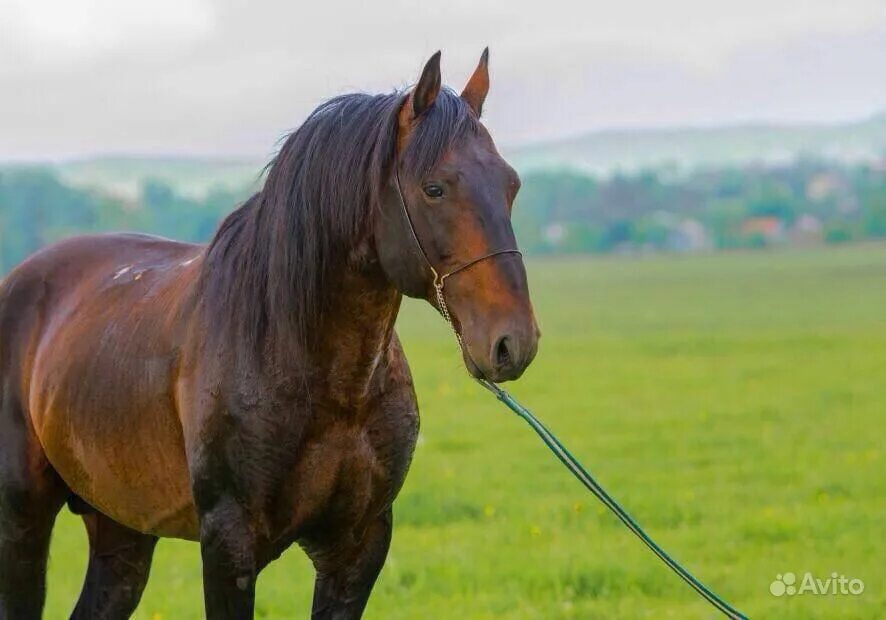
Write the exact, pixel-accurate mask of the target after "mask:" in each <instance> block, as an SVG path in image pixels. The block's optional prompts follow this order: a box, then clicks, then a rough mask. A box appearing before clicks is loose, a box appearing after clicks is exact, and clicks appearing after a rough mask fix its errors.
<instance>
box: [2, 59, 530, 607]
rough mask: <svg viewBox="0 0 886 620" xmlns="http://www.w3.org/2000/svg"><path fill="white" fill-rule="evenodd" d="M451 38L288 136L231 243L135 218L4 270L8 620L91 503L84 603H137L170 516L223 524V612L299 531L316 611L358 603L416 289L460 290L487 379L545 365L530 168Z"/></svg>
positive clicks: (217, 603)
mask: <svg viewBox="0 0 886 620" xmlns="http://www.w3.org/2000/svg"><path fill="white" fill-rule="evenodd" d="M487 59H488V54H487V52H484V54H483V57H482V58H481V61H480V64H479V66H478V67H477V69H476V71H475V72H474V74H473V76H472V77H471V79H470V80H469V82H468V84H467V86H466V87H465V89H464V91H463V92H462V93H461V95H457V94H455V93H454V92H453V91H451V90H449V89H446V88H441V79H440V54H439V52H438V53H437V54H435V55H434V56H433V57H432V58H431V59H430V60H429V61H428V63H427V64H426V66H425V68H424V70H423V72H422V74H421V77H420V79H419V81H418V83H417V84H416V86H415V87H414V88H412V89H411V90H409V91H407V92H405V93H400V92H395V93H391V94H384V95H365V94H353V95H345V96H341V97H338V98H335V99H332V100H330V101H328V102H327V103H324V104H323V105H321V106H320V107H319V108H317V109H316V110H315V111H314V112H313V113H312V114H311V115H310V116H309V117H308V119H307V120H306V121H305V122H304V124H303V125H302V126H301V127H300V128H298V129H297V130H296V131H295V132H293V133H292V134H291V135H290V136H289V137H288V139H287V140H286V141H285V143H284V144H283V146H282V147H281V149H280V152H279V153H278V155H277V156H276V157H275V158H274V160H273V161H272V162H271V164H270V165H269V167H268V172H267V178H266V180H265V183H264V186H263V188H262V190H261V191H259V192H258V193H257V194H255V195H254V196H252V197H251V198H250V199H249V200H247V201H246V202H245V203H244V204H243V205H242V206H240V207H239V208H238V209H236V210H235V211H234V212H233V213H231V214H230V215H229V216H228V217H227V218H226V219H225V220H224V222H223V223H222V224H221V226H220V227H219V229H218V231H217V233H216V234H215V236H214V238H213V239H212V241H211V242H210V243H209V244H208V245H207V246H198V245H191V244H186V243H177V242H174V241H169V240H166V239H160V238H156V237H150V236H144V235H135V234H109V235H97V236H84V237H75V238H72V239H69V240H67V241H63V242H61V243H58V244H56V245H53V246H50V247H47V248H45V249H43V250H41V251H40V252H38V253H37V254H35V255H33V256H31V257H30V258H28V259H27V260H26V261H24V262H23V263H22V264H21V265H19V266H18V267H16V268H15V269H14V270H13V271H12V272H11V273H10V274H9V275H8V276H7V277H6V279H5V280H4V281H3V282H2V285H0V619H3V620H11V619H14V620H23V619H25V620H27V619H29V618H38V617H39V616H40V614H41V611H42V607H43V603H44V599H45V572H46V562H47V554H48V549H49V539H50V533H51V530H52V527H53V523H54V521H55V517H56V514H57V513H58V511H59V510H60V509H61V507H62V506H63V505H64V504H65V503H67V504H68V505H69V507H70V508H71V510H73V511H74V512H76V513H78V514H82V515H83V520H84V522H85V524H86V530H87V533H88V537H89V545H90V552H89V565H88V569H87V574H86V579H85V583H84V586H83V590H82V592H81V594H80V598H79V600H78V602H77V604H76V607H75V609H74V612H73V617H74V618H124V617H127V616H129V615H130V614H131V613H132V612H133V611H134V610H135V608H136V606H137V605H138V601H139V598H140V597H141V593H142V591H143V589H144V586H145V583H146V582H147V579H148V572H149V569H150V564H151V556H152V553H153V550H154V546H155V543H156V541H157V539H158V538H159V537H174V538H184V539H188V540H194V541H199V542H200V546H201V553H202V560H203V583H204V598H205V606H206V616H207V617H208V618H210V619H217V618H251V617H252V614H253V606H254V597H255V584H256V578H257V576H258V574H259V572H260V571H261V570H262V568H264V567H265V566H266V565H267V564H268V563H269V562H271V561H272V560H274V559H275V558H277V557H278V556H279V555H280V554H281V553H282V552H283V551H284V550H285V549H286V548H287V547H289V546H290V545H291V544H292V543H294V542H295V543H298V544H299V545H300V546H301V547H302V548H303V549H304V550H305V552H306V553H307V554H308V556H309V557H310V559H311V560H312V562H313V564H314V566H315V568H316V582H315V585H314V602H313V616H314V617H316V618H357V617H359V616H360V615H361V614H362V611H363V609H364V607H365V605H366V602H367V599H368V597H369V593H370V590H371V589H372V586H373V584H374V582H375V580H376V577H377V575H378V573H379V571H380V569H381V567H382V565H383V563H384V560H385V556H386V554H387V551H388V546H389V543H390V540H391V528H392V518H391V504H392V502H393V500H394V498H395V496H396V495H397V493H398V491H399V489H400V487H401V485H402V483H403V480H404V477H405V475H406V471H407V469H408V468H409V463H410V460H411V458H412V453H413V448H414V445H415V441H416V436H417V433H418V424H419V422H418V411H417V405H416V398H415V393H414V390H413V386H412V379H411V377H410V373H409V367H408V366H407V363H406V359H405V357H404V355H403V350H402V348H401V346H400V343H399V341H398V339H397V335H396V333H395V332H394V321H395V318H396V316H397V312H398V309H399V306H400V301H401V296H402V295H403V294H406V295H410V296H414V297H420V298H424V299H427V300H428V301H429V302H430V303H432V304H435V305H439V303H438V301H437V299H436V296H435V290H434V286H433V284H434V274H435V273H438V274H446V273H451V274H452V275H451V276H450V277H449V278H448V279H447V282H446V288H445V306H448V309H449V310H450V311H451V314H452V321H453V324H454V327H455V328H456V329H457V330H458V332H459V333H460V334H461V336H462V337H463V341H464V350H463V356H464V361H465V364H466V366H467V367H468V370H469V371H470V372H471V373H472V374H474V375H475V376H477V377H483V378H486V379H489V380H492V381H506V380H510V379H515V378H517V377H519V376H520V374H521V373H522V372H523V371H524V369H525V368H526V367H527V366H528V365H529V363H530V362H531V361H532V359H533V357H534V355H535V351H536V345H537V340H538V330H537V327H536V323H535V318H534V315H533V311H532V306H531V304H530V300H529V293H528V289H527V283H526V274H525V271H524V267H523V263H522V259H521V258H520V255H519V254H518V253H516V252H515V251H514V250H516V242H515V239H514V234H513V231H512V229H511V224H510V210H511V205H512V202H513V200H514V196H515V195H516V193H517V190H518V188H519V184H520V183H519V179H518V177H517V175H516V173H515V172H514V170H513V169H512V168H511V167H510V166H508V165H507V163H505V161H504V160H503V159H502V158H501V157H500V156H499V154H498V152H497V151H496V149H495V146H494V144H493V141H492V138H491V137H490V136H489V134H488V133H487V131H486V129H485V128H484V127H483V125H481V124H480V122H479V117H480V112H481V109H482V106H483V101H484V99H485V98H486V93H487V90H488V87H489V74H488V69H487Z"/></svg>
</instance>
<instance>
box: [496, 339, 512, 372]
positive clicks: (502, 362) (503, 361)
mask: <svg viewBox="0 0 886 620" xmlns="http://www.w3.org/2000/svg"><path fill="white" fill-rule="evenodd" d="M510 344H511V339H510V338H509V337H508V336H502V337H501V338H499V339H498V342H497V343H496V344H495V349H494V351H495V352H494V355H493V360H494V361H495V366H496V368H503V367H505V366H508V365H509V364H510V363H511V347H510Z"/></svg>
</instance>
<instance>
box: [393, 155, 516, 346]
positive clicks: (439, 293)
mask: <svg viewBox="0 0 886 620" xmlns="http://www.w3.org/2000/svg"><path fill="white" fill-rule="evenodd" d="M394 181H395V183H394V184H395V186H396V187H397V195H398V196H399V198H400V206H401V207H402V209H403V214H404V215H405V216H406V223H407V224H409V232H410V233H412V238H413V240H414V241H415V245H416V246H417V247H418V250H419V252H421V255H422V258H424V260H425V264H427V266H428V269H430V270H431V274H432V275H433V276H434V294H435V295H436V297H437V306H438V307H439V308H440V314H442V315H443V318H444V319H446V322H447V323H449V326H450V327H451V328H452V331H453V332H455V339H456V340H458V346H459V348H460V349H461V350H462V352H464V350H465V347H464V342H462V339H461V334H460V333H459V331H458V330H457V329H455V324H454V323H453V322H452V316H451V315H450V313H449V307H448V306H447V305H446V298H445V297H444V296H443V287H444V285H445V284H446V278H448V277H450V276H454V275H455V274H457V273H460V272H462V271H465V270H466V269H468V268H469V267H473V266H474V265H476V264H477V263H480V262H483V261H484V260H486V259H487V258H492V257H494V256H499V255H501V254H516V255H518V256H523V254H522V253H521V252H520V250H518V249H516V248H506V249H502V250H494V251H492V252H488V253H486V254H483V255H482V256H478V257H477V258H473V259H471V260H469V261H465V262H463V263H461V264H460V265H457V266H456V267H454V268H452V269H450V270H449V271H447V272H445V273H442V274H441V273H440V272H439V271H437V269H436V268H435V267H434V265H433V264H432V263H431V259H430V258H428V253H427V252H425V248H424V246H423V245H422V243H421V240H420V239H419V238H418V233H416V232H415V225H414V224H413V223H412V216H411V215H409V208H408V207H407V206H406V198H405V196H404V195H403V188H402V187H401V185H400V166H399V165H397V164H396V163H395V164H394Z"/></svg>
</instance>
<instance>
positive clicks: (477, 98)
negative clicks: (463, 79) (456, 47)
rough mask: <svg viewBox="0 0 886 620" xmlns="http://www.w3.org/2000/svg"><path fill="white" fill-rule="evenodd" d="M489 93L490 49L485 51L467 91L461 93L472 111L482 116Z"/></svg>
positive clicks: (466, 87)
mask: <svg viewBox="0 0 886 620" xmlns="http://www.w3.org/2000/svg"><path fill="white" fill-rule="evenodd" d="M488 92H489V48H488V47H487V48H486V49H484V50H483V54H482V55H481V56H480V63H479V64H478V65H477V68H476V69H474V75H472V76H471V79H470V80H468V83H467V85H466V86H465V89H464V90H463V91H461V98H462V99H464V100H465V101H467V102H468V105H469V106H471V109H473V110H474V112H476V113H477V116H480V114H481V112H482V111H483V102H484V101H486V94H487V93H488Z"/></svg>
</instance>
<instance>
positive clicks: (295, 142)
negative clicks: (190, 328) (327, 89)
mask: <svg viewBox="0 0 886 620" xmlns="http://www.w3.org/2000/svg"><path fill="white" fill-rule="evenodd" d="M405 98H406V95H405V94H404V93H402V92H394V93H391V94H384V95H366V94H350V95H343V96H340V97H336V98H334V99H331V100H330V101H327V102H326V103H323V104H322V105H320V106H319V107H318V108H317V109H316V110H314V111H313V112H312V113H311V115H310V116H309V117H308V118H307V120H306V121H305V122H304V124H302V126H301V127H299V128H298V129H296V130H295V131H294V132H293V133H292V134H290V135H289V137H288V138H287V139H286V140H285V142H284V143H283V146H282V147H281V149H280V151H279V153H278V154H277V156H276V157H275V158H274V159H273V160H272V161H271V162H270V163H269V164H268V167H267V179H266V181H265V184H264V187H263V188H262V190H261V191H260V192H258V193H256V194H255V195H254V196H252V197H251V198H250V199H249V200H247V201H246V202H245V203H244V204H243V205H242V206H241V207H239V208H238V209H237V210H235V211H234V212H233V213H231V214H230V215H229V216H228V217H227V218H226V219H225V220H224V221H223V222H222V224H221V226H220V227H219V229H218V231H217V232H216V234H215V237H214V238H213V239H212V241H211V242H210V244H209V247H208V249H207V257H206V261H205V263H204V266H203V282H204V292H205V294H206V297H205V304H206V308H207V311H208V312H209V313H210V317H209V318H210V320H211V321H212V323H211V324H214V325H216V326H217V327H218V328H219V329H222V330H225V334H226V336H227V337H234V338H235V339H236V340H237V342H238V343H241V344H243V345H246V346H247V347H248V348H249V349H251V351H252V352H254V353H258V352H260V351H261V349H262V346H263V345H264V343H265V342H266V341H267V339H268V338H274V339H275V340H276V341H277V344H278V345H283V343H284V342H286V341H292V340H293V339H295V342H296V343H297V344H298V345H300V346H302V347H303V346H304V345H306V344H307V343H308V342H309V340H310V338H309V335H310V333H311V330H312V328H314V327H316V325H317V323H318V321H319V318H320V315H321V313H322V312H323V310H324V308H325V307H327V305H328V303H329V301H330V298H331V295H332V294H334V293H336V292H340V291H336V287H335V283H334V281H333V279H332V275H333V274H334V273H335V272H336V270H338V269H340V268H341V267H342V266H343V265H344V261H345V260H346V258H347V257H348V254H349V252H350V251H351V250H352V249H353V248H354V246H355V245H356V243H357V242H358V241H359V240H360V239H361V238H362V237H363V235H366V234H367V233H368V231H369V230H371V226H372V222H373V220H374V216H375V214H376V213H377V211H378V208H379V205H380V204H381V199H382V196H383V194H384V192H385V186H386V184H387V182H388V179H389V175H390V173H391V172H392V168H391V166H392V165H393V163H394V157H395V150H396V138H397V130H398V114H399V111H400V108H401V105H402V104H403V102H404V100H405ZM476 128H477V121H476V118H475V117H474V116H473V115H472V113H471V112H470V109H469V107H468V106H467V104H466V103H465V102H464V101H463V100H462V99H461V98H460V97H459V96H458V95H456V94H455V93H454V92H452V91H450V90H448V89H442V90H441V91H440V94H439V95H438V97H437V99H436V101H435V102H434V104H433V105H432V106H431V107H430V108H429V109H428V110H426V111H425V112H424V114H423V115H422V117H421V118H420V119H419V123H418V126H417V127H416V128H415V131H414V132H413V134H412V136H411V138H410V140H409V142H408V144H407V146H406V149H405V152H404V153H403V154H402V155H401V165H402V167H403V168H402V169H403V171H404V173H406V174H407V175H408V176H409V177H411V178H419V179H420V178H422V177H423V176H424V175H425V174H426V173H427V172H428V171H429V170H430V169H431V168H432V167H433V166H434V165H435V164H436V163H437V162H438V161H439V160H440V158H441V157H442V156H443V154H444V153H445V152H446V151H447V149H448V148H449V147H450V146H451V145H452V144H453V142H454V141H455V140H457V139H458V138H460V137H461V136H462V135H464V134H465V133H466V132H472V131H476ZM232 344H233V343H232Z"/></svg>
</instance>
